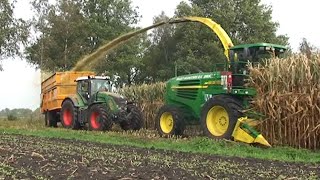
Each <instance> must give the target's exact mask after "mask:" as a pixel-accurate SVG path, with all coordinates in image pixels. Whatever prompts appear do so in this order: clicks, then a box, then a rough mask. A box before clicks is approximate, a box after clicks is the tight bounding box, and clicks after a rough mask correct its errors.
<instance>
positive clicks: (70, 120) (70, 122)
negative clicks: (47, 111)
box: [60, 100, 81, 129]
mask: <svg viewBox="0 0 320 180" xmlns="http://www.w3.org/2000/svg"><path fill="white" fill-rule="evenodd" d="M60 119H61V124H62V126H63V127H64V128H67V129H80V127H81V126H80V123H79V120H78V109H77V107H75V106H74V105H73V102H72V101H71V100H65V101H64V102H63V104H62V108H61V113H60Z"/></svg>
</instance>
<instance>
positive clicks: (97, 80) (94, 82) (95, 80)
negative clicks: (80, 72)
mask: <svg viewBox="0 0 320 180" xmlns="http://www.w3.org/2000/svg"><path fill="white" fill-rule="evenodd" d="M76 82H77V92H78V94H79V95H80V96H81V97H82V98H83V99H85V100H86V101H88V100H89V99H91V98H92V97H95V96H96V94H97V93H98V92H103V91H105V92H111V90H112V86H111V81H110V77H108V76H87V77H80V78H78V79H76Z"/></svg>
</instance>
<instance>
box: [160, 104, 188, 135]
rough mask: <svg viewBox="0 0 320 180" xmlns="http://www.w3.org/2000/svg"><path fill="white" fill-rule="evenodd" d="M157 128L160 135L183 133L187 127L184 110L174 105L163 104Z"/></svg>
mask: <svg viewBox="0 0 320 180" xmlns="http://www.w3.org/2000/svg"><path fill="white" fill-rule="evenodd" d="M156 128H157V130H158V133H159V134H160V136H171V135H182V134H183V131H184V129H185V123H184V118H183V114H182V111H181V110H180V109H179V108H177V107H174V106H170V105H164V106H162V107H161V108H160V110H159V112H158V114H157V118H156Z"/></svg>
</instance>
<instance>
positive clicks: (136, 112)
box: [120, 104, 144, 131]
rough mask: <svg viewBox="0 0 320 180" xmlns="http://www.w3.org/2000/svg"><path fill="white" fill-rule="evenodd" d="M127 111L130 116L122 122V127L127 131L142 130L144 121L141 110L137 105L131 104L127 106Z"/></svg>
mask: <svg viewBox="0 0 320 180" xmlns="http://www.w3.org/2000/svg"><path fill="white" fill-rule="evenodd" d="M127 113H128V116H129V117H128V119H125V120H123V121H122V122H120V127H121V128H122V129H123V130H125V131H127V130H135V131H137V130H140V129H141V128H142V127H143V122H144V120H143V115H142V112H141V110H140V109H139V108H138V107H137V106H135V105H133V104H129V105H128V106H127Z"/></svg>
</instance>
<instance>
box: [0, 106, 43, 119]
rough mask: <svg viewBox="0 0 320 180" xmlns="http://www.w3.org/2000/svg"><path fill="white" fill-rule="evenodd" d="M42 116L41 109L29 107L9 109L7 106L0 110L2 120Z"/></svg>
mask: <svg viewBox="0 0 320 180" xmlns="http://www.w3.org/2000/svg"><path fill="white" fill-rule="evenodd" d="M40 116H41V113H40V109H39V108H38V109H36V110H34V111H32V110H31V109H27V108H15V109H9V108H5V109H2V110H0V120H1V119H2V120H3V119H6V120H9V121H14V120H19V119H31V120H32V119H39V118H40Z"/></svg>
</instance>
